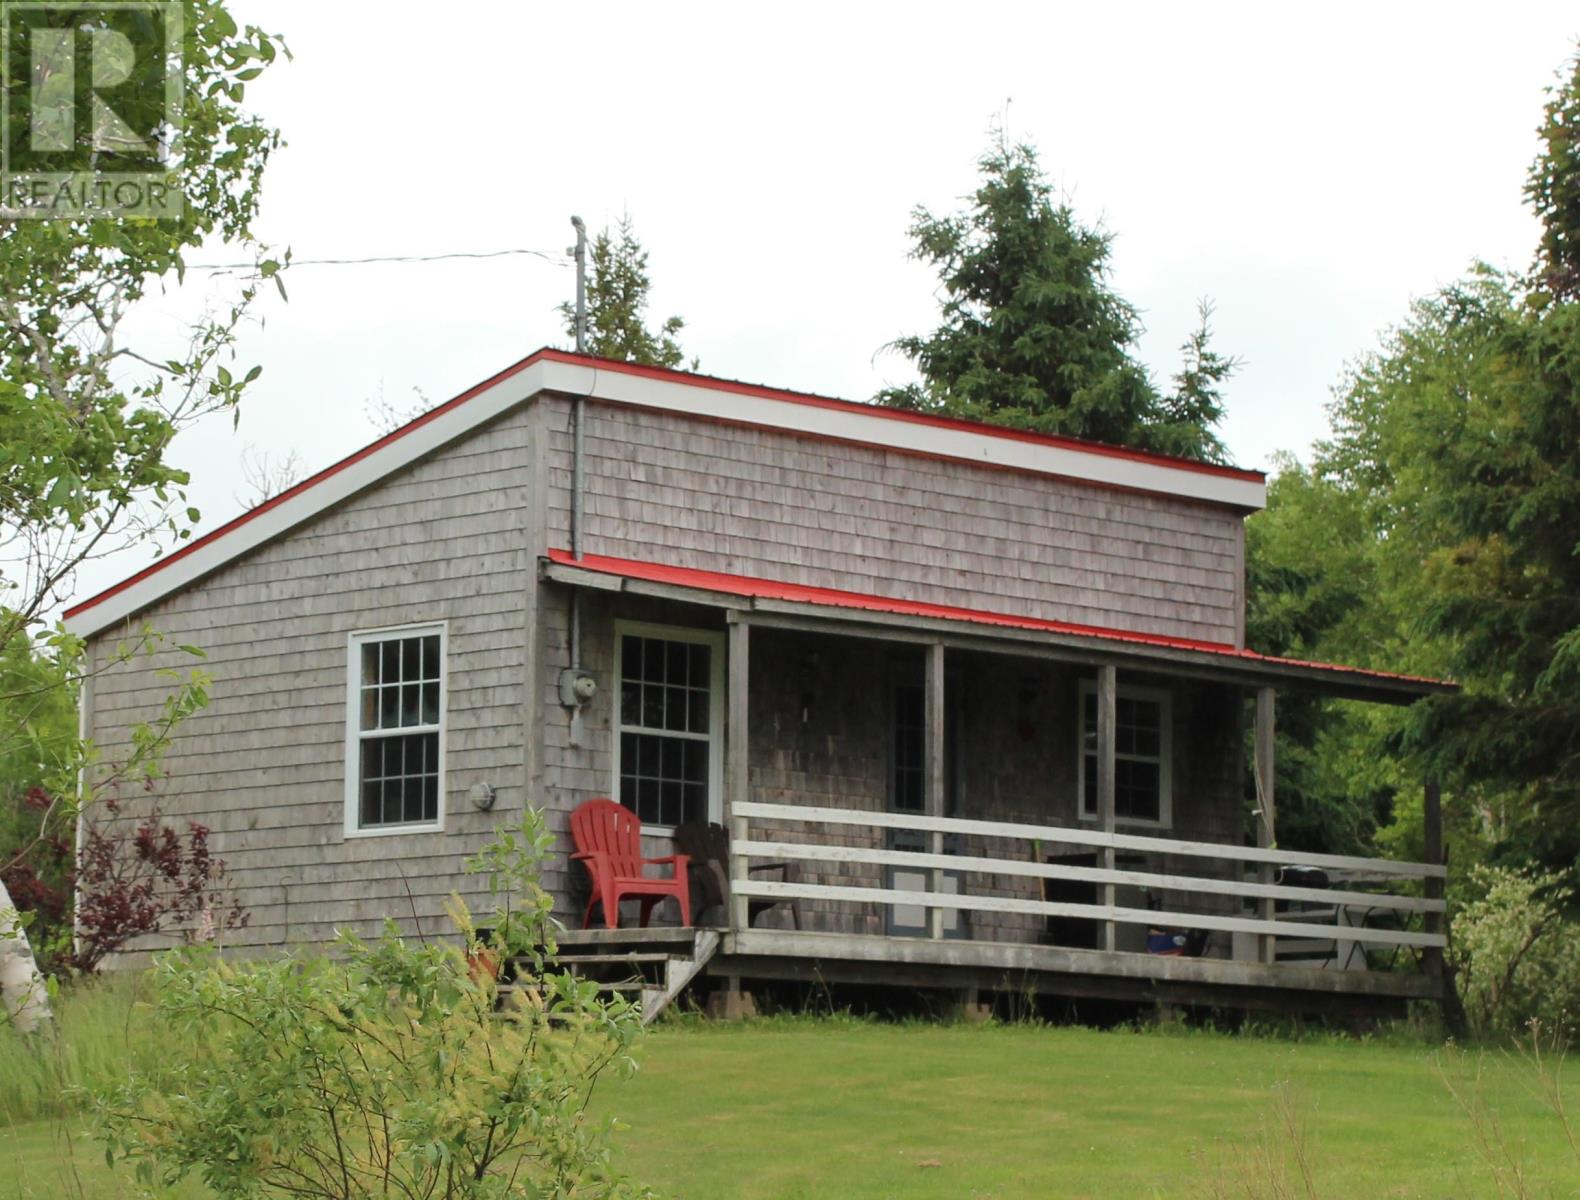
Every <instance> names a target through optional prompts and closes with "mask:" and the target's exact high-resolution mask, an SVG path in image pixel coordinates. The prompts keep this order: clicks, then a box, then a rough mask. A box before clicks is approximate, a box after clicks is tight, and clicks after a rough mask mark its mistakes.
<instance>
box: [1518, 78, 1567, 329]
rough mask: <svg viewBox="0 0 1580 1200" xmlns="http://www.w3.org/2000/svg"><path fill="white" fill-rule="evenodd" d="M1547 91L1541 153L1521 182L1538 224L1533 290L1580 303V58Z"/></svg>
mask: <svg viewBox="0 0 1580 1200" xmlns="http://www.w3.org/2000/svg"><path fill="white" fill-rule="evenodd" d="M1566 73H1567V78H1565V75H1564V73H1561V74H1560V76H1559V80H1560V82H1559V84H1558V86H1557V87H1554V88H1551V89H1549V93H1548V94H1549V96H1550V97H1551V99H1550V100H1549V101H1548V102H1547V108H1546V110H1545V112H1544V113H1543V121H1542V125H1541V128H1540V129H1539V130H1538V132H1539V133H1540V134H1541V139H1542V152H1541V154H1539V155H1538V156H1537V158H1536V161H1535V162H1534V163H1532V164H1531V170H1530V174H1529V175H1527V176H1526V179H1525V195H1526V198H1527V199H1528V200H1529V201H1530V202H1531V208H1532V209H1534V210H1535V212H1536V216H1537V217H1538V218H1539V219H1540V221H1541V223H1542V240H1541V244H1540V245H1539V246H1538V248H1537V255H1536V278H1537V285H1538V287H1540V288H1541V289H1543V290H1544V291H1545V292H1546V293H1547V294H1548V295H1551V296H1553V297H1555V298H1556V299H1559V300H1563V301H1580V55H1576V56H1575V57H1574V58H1572V59H1571V60H1570V61H1569V63H1568V66H1567V72H1566Z"/></svg>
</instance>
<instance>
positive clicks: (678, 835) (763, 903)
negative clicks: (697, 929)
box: [675, 821, 801, 929]
mask: <svg viewBox="0 0 1580 1200" xmlns="http://www.w3.org/2000/svg"><path fill="white" fill-rule="evenodd" d="M675 849H676V850H680V851H683V852H684V853H685V855H686V857H687V858H689V859H690V860H691V864H692V872H691V886H692V889H693V892H694V901H693V907H694V908H695V909H696V911H697V912H698V913H699V914H700V913H703V912H706V911H707V910H708V909H710V908H712V907H714V906H715V905H717V906H718V907H719V909H720V922H721V923H722V924H728V923H729V914H728V912H726V911H724V910H725V907H726V906H727V905H728V903H729V896H730V868H729V859H730V833H729V830H727V829H725V828H724V826H722V825H720V824H719V823H718V822H717V821H714V822H705V821H688V822H686V823H685V824H683V825H677V826H675ZM746 870H747V873H748V874H751V875H778V876H779V879H780V880H781V881H782V882H784V883H795V882H797V881H799V880H800V878H801V870H800V867H799V866H797V865H796V864H795V863H789V862H753V863H751V864H750V865H749V866H747V868H746ZM781 904H788V905H789V906H790V921H791V923H792V924H793V925H794V926H795V927H796V928H797V929H800V928H801V902H800V901H799V900H795V899H790V900H771V899H767V898H754V899H752V900H749V901H747V904H746V923H747V924H748V925H750V924H752V922H754V921H756V920H757V918H758V917H759V916H761V915H762V914H763V913H765V912H767V911H768V910H769V909H770V908H775V907H777V906H779V905H781Z"/></svg>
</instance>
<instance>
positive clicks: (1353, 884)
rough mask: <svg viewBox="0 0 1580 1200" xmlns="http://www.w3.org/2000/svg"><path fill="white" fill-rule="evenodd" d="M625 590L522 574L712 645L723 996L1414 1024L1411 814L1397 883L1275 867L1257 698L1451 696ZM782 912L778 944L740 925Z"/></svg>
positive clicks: (742, 598)
mask: <svg viewBox="0 0 1580 1200" xmlns="http://www.w3.org/2000/svg"><path fill="white" fill-rule="evenodd" d="M638 568H639V564H625V565H624V566H623V567H622V568H621V569H620V570H618V571H616V570H611V569H588V568H586V567H583V566H578V565H572V564H568V563H564V562H557V563H553V564H546V565H545V571H544V573H545V577H546V578H548V579H550V580H553V581H556V582H560V583H565V584H570V585H572V587H573V589H575V593H576V594H579V593H581V592H583V591H587V592H596V593H600V594H601V595H600V597H599V599H600V602H601V603H602V604H603V605H604V606H605V610H606V611H607V612H608V613H609V614H610V615H611V616H612V617H614V619H615V620H616V621H619V620H624V621H627V622H630V621H641V622H652V621H654V620H655V618H660V617H661V618H662V619H663V620H664V621H665V622H669V623H672V624H680V623H684V624H687V625H693V626H695V627H696V628H698V629H707V628H708V627H710V626H711V627H712V628H714V629H717V628H718V627H719V625H722V626H723V636H722V637H718V636H717V635H713V636H714V637H716V638H717V640H716V641H715V642H714V643H713V645H714V646H716V648H717V651H720V652H722V657H723V659H724V663H723V670H720V671H717V672H716V674H717V677H718V678H719V682H720V683H721V684H722V687H721V688H720V689H719V690H720V692H721V693H722V704H719V705H718V707H719V708H720V709H721V710H722V711H721V713H720V714H719V715H720V716H721V717H722V718H723V719H722V722H721V724H722V743H723V744H722V746H721V749H723V751H724V753H723V754H722V756H721V757H722V760H723V762H722V767H723V770H722V778H721V780H720V791H721V793H722V804H721V806H720V807H721V810H722V811H721V813H720V815H722V818H723V820H724V822H725V823H726V824H727V826H728V828H729V832H730V838H731V840H730V852H729V862H728V870H727V875H728V881H729V900H728V902H727V904H726V905H725V906H724V908H723V910H722V911H718V910H716V911H714V912H712V913H710V914H705V915H704V917H703V920H704V922H705V923H707V924H708V925H710V926H712V927H715V928H716V929H717V930H718V932H719V935H720V936H719V940H718V943H717V948H716V950H714V951H712V952H711V956H710V961H708V962H707V963H706V964H705V969H706V972H707V973H708V974H710V975H713V976H715V977H718V978H720V979H721V980H722V981H723V982H724V984H725V986H726V987H727V988H729V989H731V990H732V991H734V990H738V989H739V988H740V987H741V986H742V981H743V980H744V981H747V986H749V982H750V981H752V980H824V981H828V982H850V983H857V984H878V985H887V986H901V987H925V988H946V989H952V990H956V991H958V992H960V993H962V994H970V993H972V992H980V991H983V990H986V991H996V992H1003V991H1011V992H1025V991H1028V990H1030V991H1035V992H1041V993H1047V994H1053V995H1063V996H1072V997H1090V998H1105V999H1118V1000H1137V1001H1143V1002H1144V1001H1160V1002H1165V1003H1181V1004H1204V1005H1214V1006H1222V1007H1236V1008H1265V1009H1272V1010H1277V1011H1286V1012H1287V1011H1316V1010H1342V1011H1358V1010H1361V1009H1369V1010H1372V1011H1375V1010H1378V1009H1383V1010H1386V1009H1397V1008H1399V1007H1401V1006H1402V1005H1403V1003H1404V1002H1405V1001H1407V1000H1410V999H1430V998H1435V997H1436V996H1438V995H1439V994H1440V992H1441V970H1442V952H1443V948H1444V946H1445V944H1446V938H1445V929H1444V921H1445V917H1446V911H1445V905H1444V901H1443V883H1444V878H1445V871H1444V867H1443V865H1442V863H1443V857H1442V843H1441V819H1440V813H1439V804H1438V797H1437V794H1436V790H1435V788H1433V787H1431V786H1430V785H1428V786H1427V788H1426V812H1427V830H1426V833H1427V860H1428V861H1424V862H1419V863H1410V862H1394V861H1388V860H1381V859H1375V858H1367V857H1355V856H1344V855H1331V854H1316V853H1308V852H1304V851H1300V850H1297V849H1289V848H1286V847H1282V846H1280V845H1279V843H1278V839H1277V836H1276V830H1277V823H1276V797H1275V795H1274V789H1273V786H1272V780H1273V777H1274V770H1273V767H1274V758H1273V756H1274V742H1275V729H1274V724H1275V712H1276V695H1277V693H1278V691H1279V690H1280V689H1282V688H1306V689H1311V690H1316V691H1321V692H1324V693H1326V694H1331V695H1341V696H1346V697H1350V698H1356V699H1363V700H1370V701H1375V702H1383V703H1395V704H1397V703H1410V702H1413V701H1414V700H1415V699H1417V698H1418V697H1420V696H1422V695H1426V694H1430V693H1431V692H1433V691H1437V690H1442V689H1443V688H1445V687H1446V686H1447V685H1442V684H1438V683H1435V682H1433V681H1426V680H1410V679H1404V678H1402V677H1397V676H1387V675H1381V674H1377V673H1371V672H1364V671H1354V670H1350V669H1345V668H1332V667H1327V666H1318V665H1312V664H1298V663H1288V662H1283V661H1280V660H1273V659H1266V658H1262V657H1261V656H1257V655H1253V654H1249V653H1247V652H1244V651H1237V650H1232V649H1229V648H1218V647H1209V646H1201V645H1190V644H1178V643H1171V642H1170V640H1169V639H1163V638H1136V639H1125V638H1122V637H1115V636H1111V635H1108V634H1105V633H1103V632H1102V631H1092V630H1079V629H1069V630H1064V629H1057V628H1025V627H1017V626H1016V625H1013V624H993V625H989V624H988V623H987V622H972V621H971V620H969V619H965V618H959V617H956V616H954V615H953V614H949V615H935V614H932V613H906V612H898V611H894V612H891V611H881V610H876V609H873V608H870V607H869V608H860V607H857V606H855V605H854V604H841V603H837V602H833V601H831V600H826V599H825V598H824V597H822V596H818V597H815V598H813V599H808V598H806V595H805V589H801V590H800V594H797V595H796V596H794V597H793V598H781V597H777V596H773V595H768V594H764V592H763V589H762V588H761V587H757V586H754V585H757V584H758V583H760V581H750V580H740V581H738V582H733V581H732V577H720V576H709V577H708V578H707V580H706V584H707V586H690V585H689V584H688V583H680V582H677V581H676V579H675V578H674V577H673V573H672V572H671V573H669V574H668V575H667V576H666V577H665V578H645V577H644V576H643V573H642V572H641V571H640V570H639V569H638ZM592 627H593V628H596V623H594V624H593V626H592ZM644 628H645V629H648V630H651V629H652V628H653V626H652V625H651V624H649V625H645V626H644ZM614 655H615V651H614V649H613V648H611V650H610V660H611V661H612V660H613V658H614ZM616 702H617V703H618V702H619V700H618V697H617V698H616ZM1248 730H1249V732H1250V733H1251V742H1252V744H1253V746H1254V751H1253V753H1252V754H1251V755H1250V756H1249V757H1250V761H1249V762H1246V758H1247V756H1246V754H1245V753H1244V744H1245V734H1246V732H1247V731H1248ZM618 736H619V734H618V727H617V729H616V730H615V731H613V732H612V737H614V738H618ZM880 759H881V760H883V761H882V762H881V765H877V766H875V765H874V763H876V762H877V760H880ZM853 764H854V765H853ZM614 773H615V776H616V782H617V786H618V784H619V780H620V771H619V768H618V765H616V767H615V772H614ZM765 864H780V865H781V866H780V869H778V870H776V871H763V870H761V869H757V870H754V868H761V867H762V866H764V865H765ZM785 865H790V866H791V867H792V869H790V870H786V869H784V867H785ZM788 902H795V903H796V904H797V905H798V906H800V909H801V911H802V914H803V917H804V919H803V920H801V921H800V925H801V928H798V929H792V928H788V927H781V926H787V925H788V924H789V922H788V921H787V920H784V919H782V918H778V917H774V916H769V917H766V918H762V920H761V922H760V923H758V924H754V923H753V922H752V920H751V919H750V917H751V915H752V910H753V909H754V908H759V909H760V908H763V907H766V906H767V905H768V904H771V903H780V904H786V903H788Z"/></svg>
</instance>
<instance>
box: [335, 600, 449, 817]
mask: <svg viewBox="0 0 1580 1200" xmlns="http://www.w3.org/2000/svg"><path fill="white" fill-rule="evenodd" d="M444 641H445V631H444V627H443V626H442V625H428V626H422V627H415V628H413V627H408V628H404V629H391V630H381V631H378V632H374V633H354V634H352V635H351V648H350V663H349V671H348V676H347V693H348V694H347V699H346V730H347V738H346V741H347V746H346V832H347V833H401V832H409V831H411V830H414V829H438V828H440V826H441V824H442V821H443V796H444V704H445V695H444Z"/></svg>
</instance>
